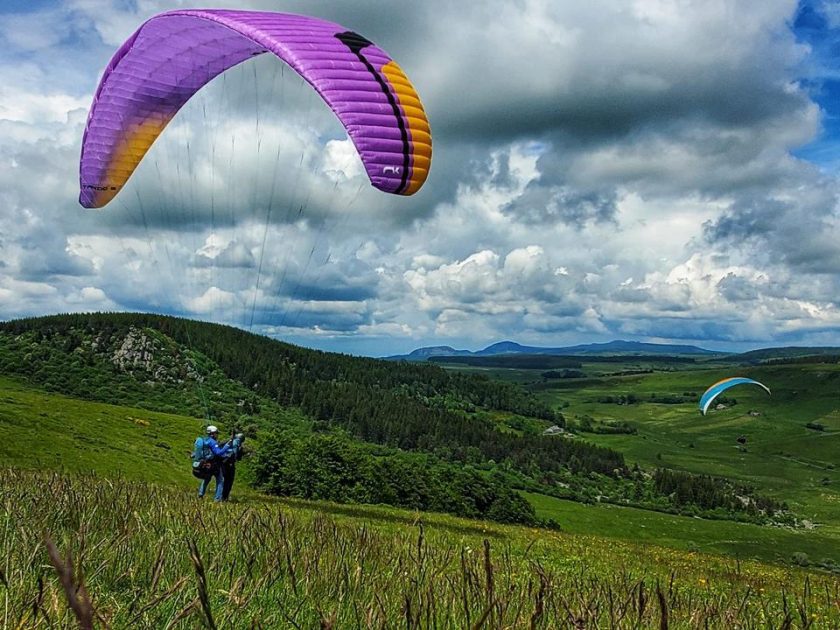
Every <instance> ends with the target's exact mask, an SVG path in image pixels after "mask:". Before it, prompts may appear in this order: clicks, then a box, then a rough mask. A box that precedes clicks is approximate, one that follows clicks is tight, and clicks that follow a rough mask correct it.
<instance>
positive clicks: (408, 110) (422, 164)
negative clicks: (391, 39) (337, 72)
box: [382, 61, 432, 195]
mask: <svg viewBox="0 0 840 630" xmlns="http://www.w3.org/2000/svg"><path fill="white" fill-rule="evenodd" d="M382 73H383V74H384V75H385V76H386V77H387V79H388V82H389V83H390V84H391V89H392V90H393V92H394V93H395V94H396V96H397V99H398V100H399V102H400V107H401V108H402V110H403V112H404V113H405V115H404V117H403V118H404V120H405V122H406V124H407V125H408V134H409V137H410V139H411V179H410V180H409V181H408V183H407V185H406V188H405V190H404V191H403V193H402V194H404V195H413V194H414V193H415V192H417V191H418V190H419V189H420V187H421V186H422V185H423V182H425V181H426V177H427V176H428V175H429V166H430V165H431V163H432V132H431V129H430V128H429V119H428V118H427V117H426V111H425V110H424V109H423V104H422V103H421V102H420V97H419V96H417V92H416V90H415V89H414V86H413V85H411V82H410V81H409V80H408V77H406V76H405V73H404V72H403V71H402V68H400V67H399V65H397V63H396V62H394V61H389V62H388V63H386V64H385V65H384V66H382Z"/></svg>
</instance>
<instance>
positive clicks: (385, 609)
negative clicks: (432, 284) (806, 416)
mask: <svg viewBox="0 0 840 630" xmlns="http://www.w3.org/2000/svg"><path fill="white" fill-rule="evenodd" d="M201 426H202V422H201V420H199V419H196V418H189V417H184V416H177V415H169V414H160V413H154V412H149V411H146V410H139V409H132V408H128V407H120V406H114V405H106V404H101V403H95V402H86V401H80V400H75V399H73V398H68V397H64V396H60V395H55V394H46V393H44V392H41V391H39V390H37V389H33V388H31V387H29V386H26V385H22V384H20V383H18V382H15V381H12V380H8V379H2V381H0V444H2V449H3V450H2V454H3V458H4V462H5V465H6V466H7V467H8V468H5V469H4V471H3V474H2V475H0V505H2V508H0V526H2V528H3V531H4V535H3V536H2V538H0V553H2V554H3V558H4V560H3V563H2V565H0V573H2V575H0V582H2V583H3V585H4V589H5V606H4V611H3V613H2V614H3V624H4V627H19V628H52V627H68V628H69V627H73V626H74V624H76V623H81V625H82V627H86V626H85V624H86V623H89V624H90V627H99V626H101V627H113V628H122V627H148V628H196V627H206V628H281V627H297V628H310V627H327V628H329V627H331V628H342V627H394V626H396V625H403V626H405V627H408V628H421V627H422V628H427V627H439V628H449V627H470V628H482V627H485V628H520V627H522V628H560V627H568V628H579V627H615V628H642V627H665V626H666V625H668V627H677V628H679V627H697V626H699V627H703V626H704V625H707V626H709V627H735V626H740V627H803V628H804V627H837V625H838V624H840V608H838V606H837V602H838V601H840V600H839V599H838V598H839V597H840V590H838V589H840V585H838V581H837V580H836V578H835V577H833V576H831V575H829V574H827V573H823V572H806V571H803V570H802V569H800V568H798V567H795V566H791V565H789V564H784V565H782V564H762V563H761V562H756V561H754V560H749V559H747V558H748V557H749V556H753V555H754V556H757V557H766V558H768V559H773V555H772V553H770V552H768V548H769V546H772V545H774V544H775V545H780V544H781V545H788V544H792V543H791V542H790V540H787V539H782V538H777V539H773V538H772V536H773V531H774V530H772V529H770V528H762V527H758V526H749V525H739V524H737V523H731V522H714V521H701V520H699V519H688V518H682V517H675V516H670V515H664V514H658V513H656V512H647V511H643V510H632V509H628V508H618V507H613V506H605V505H595V506H585V505H581V504H574V503H571V502H567V501H558V500H555V499H547V498H545V497H542V496H538V495H537V496H529V497H528V498H529V499H531V500H532V501H534V503H535V505H536V506H537V507H538V509H539V510H540V511H544V512H546V513H550V514H552V515H553V517H554V518H555V519H556V520H558V521H559V522H560V523H561V524H562V527H563V530H562V531H559V532H558V531H549V530H541V529H532V528H526V527H516V526H503V525H498V524H492V523H487V522H483V521H470V520H464V519H458V518H454V517H449V516H444V515H438V514H426V513H418V512H410V511H405V510H397V509H393V508H386V507H381V506H360V505H337V504H331V503H325V502H307V501H300V500H282V499H274V498H269V497H265V496H263V495H260V494H259V493H257V492H255V491H251V490H246V488H245V487H244V486H243V485H240V486H238V487H237V488H236V489H235V494H236V495H237V496H236V500H235V501H232V502H231V503H229V504H225V505H214V504H212V503H211V502H209V501H207V502H201V501H198V500H197V499H196V498H195V497H194V496H193V492H194V485H195V484H194V480H193V478H192V476H191V475H190V474H189V458H188V457H187V452H188V450H189V445H190V444H191V442H192V440H193V438H194V437H195V435H196V433H197V431H198V430H200V427H201ZM691 527H694V529H691ZM686 528H688V529H686ZM764 531H768V532H770V533H769V534H768V536H769V537H768V538H765V539H763V540H762V539H761V534H760V533H761V532H764ZM686 533H690V534H691V539H690V540H686V539H685V537H684V535H685V534H686ZM777 534H778V532H777ZM785 535H787V536H791V537H796V536H804V534H802V533H800V532H787V533H786V534H785ZM739 536H741V537H745V536H752V537H754V538H755V540H756V541H758V542H756V544H755V545H754V547H752V548H751V547H749V546H748V545H747V546H742V545H741V544H740V543H739V544H738V545H733V546H731V547H728V546H727V540H728V539H730V538H732V539H733V540H734V539H735V538H737V537H739ZM619 539H623V540H619ZM51 543H54V545H55V546H54V548H53V549H52V552H51V551H50V544H51ZM669 547H671V548H669ZM802 548H803V549H806V547H802ZM807 550H808V551H813V553H814V554H815V555H816V554H817V549H816V548H814V549H813V550H812V549H811V548H810V547H808V548H807ZM706 552H713V553H706ZM718 552H723V553H724V554H726V553H729V554H733V555H735V556H738V557H737V558H736V557H733V555H721V553H718ZM68 554H69V557H68ZM57 575H61V576H63V578H62V579H63V580H64V581H63V582H62V581H61V580H59V579H58V578H57V577H56V576H57ZM68 592H72V593H73V594H74V595H75V598H76V604H77V605H76V609H75V611H73V610H71V609H70V608H69V607H68V606H67V605H66V599H65V596H66V594H67V593H68Z"/></svg>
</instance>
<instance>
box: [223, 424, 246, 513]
mask: <svg viewBox="0 0 840 630" xmlns="http://www.w3.org/2000/svg"><path fill="white" fill-rule="evenodd" d="M244 441H245V434H244V433H237V434H236V435H234V436H233V439H232V440H231V441H230V442H229V443H228V444H230V450H229V451H228V454H227V455H225V456H224V457H223V458H222V462H221V468H222V486H223V487H224V490H223V491H222V501H227V500H228V497H229V496H230V491H231V488H233V480H234V478H235V477H236V462H237V461H239V460H240V459H242V443H243V442H244Z"/></svg>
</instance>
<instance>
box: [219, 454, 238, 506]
mask: <svg viewBox="0 0 840 630" xmlns="http://www.w3.org/2000/svg"><path fill="white" fill-rule="evenodd" d="M222 475H223V476H222V479H223V481H222V501H227V499H228V497H229V496H230V489H231V488H233V479H234V477H236V462H224V463H223V464H222Z"/></svg>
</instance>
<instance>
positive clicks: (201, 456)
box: [192, 437, 217, 479]
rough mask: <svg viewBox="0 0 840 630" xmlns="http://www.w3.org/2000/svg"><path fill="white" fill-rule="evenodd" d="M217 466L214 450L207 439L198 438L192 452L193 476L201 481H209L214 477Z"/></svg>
mask: <svg viewBox="0 0 840 630" xmlns="http://www.w3.org/2000/svg"><path fill="white" fill-rule="evenodd" d="M216 466H217V463H216V462H215V461H214V455H213V449H211V448H210V444H209V443H208V442H207V438H205V437H199V438H196V440H195V444H193V452H192V474H193V476H194V477H198V478H199V479H209V478H210V477H212V476H213V470H214V468H215V467H216Z"/></svg>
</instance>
